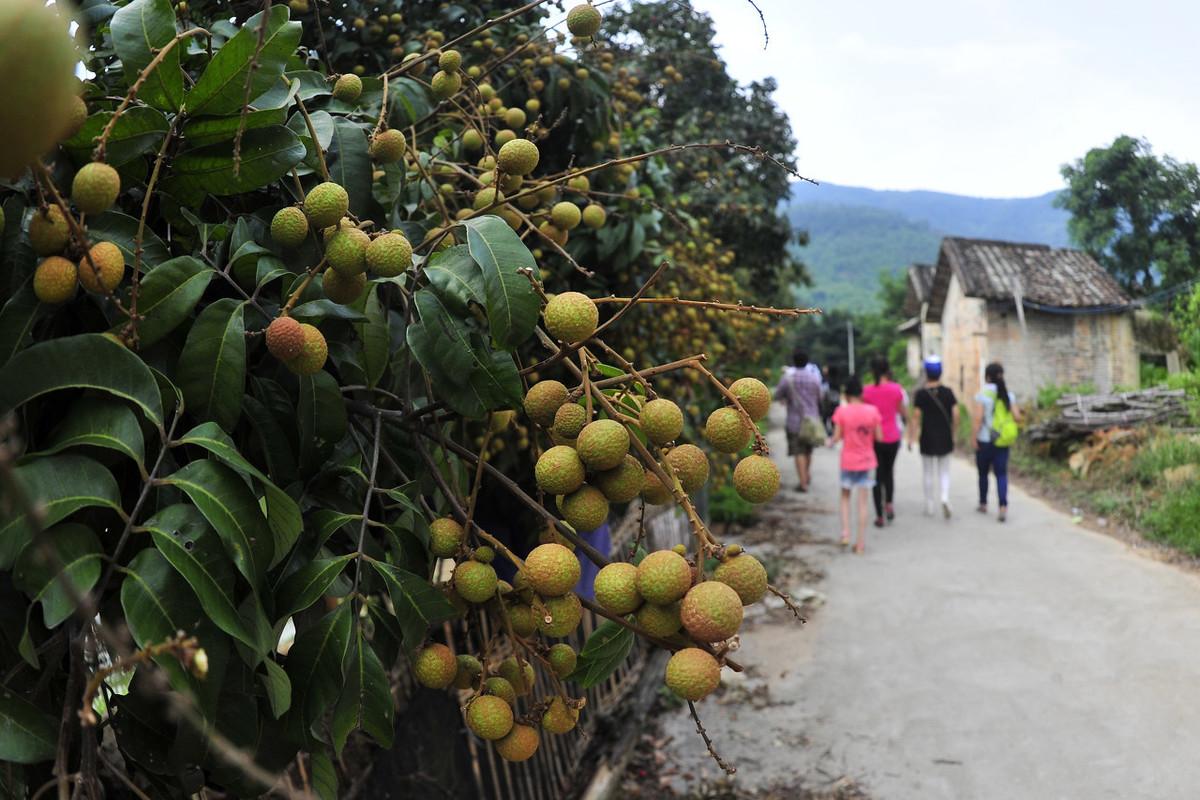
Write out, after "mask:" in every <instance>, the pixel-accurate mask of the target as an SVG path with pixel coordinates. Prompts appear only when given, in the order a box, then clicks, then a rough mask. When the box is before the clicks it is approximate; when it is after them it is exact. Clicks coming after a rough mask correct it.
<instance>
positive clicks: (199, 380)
mask: <svg viewBox="0 0 1200 800" xmlns="http://www.w3.org/2000/svg"><path fill="white" fill-rule="evenodd" d="M244 310H245V306H244V305H242V303H241V302H240V301H238V300H236V299H234V298H232V297H226V298H222V299H221V300H218V301H217V302H215V303H213V304H212V305H210V306H209V307H208V308H206V309H204V310H203V311H201V312H200V316H199V317H197V318H196V322H195V323H194V324H193V325H192V328H191V330H190V331H189V332H188V337H187V343H186V344H184V346H183V352H182V353H180V355H179V369H178V372H177V381H178V383H179V388H180V389H181V390H182V391H183V399H184V400H185V401H186V402H187V408H188V410H189V411H191V412H192V413H193V414H196V415H197V416H199V417H200V418H201V419H211V420H213V421H214V422H216V423H217V424H218V425H220V426H221V427H222V428H224V429H225V430H233V426H234V425H236V424H237V421H238V417H240V416H241V414H242V394H243V393H244V392H245V388H246V328H245V323H244V321H243V319H244Z"/></svg>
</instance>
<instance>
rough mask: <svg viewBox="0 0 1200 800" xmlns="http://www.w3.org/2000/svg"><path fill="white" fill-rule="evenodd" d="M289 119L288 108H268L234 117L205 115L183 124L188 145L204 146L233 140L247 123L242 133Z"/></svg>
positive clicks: (184, 137)
mask: <svg viewBox="0 0 1200 800" xmlns="http://www.w3.org/2000/svg"><path fill="white" fill-rule="evenodd" d="M286 121H287V109H284V108H267V109H263V110H262V111H251V112H249V113H247V114H246V115H245V117H243V116H242V115H241V114H237V115H235V116H232V117H203V118H201V119H189V120H188V121H187V122H186V123H184V126H183V139H184V141H186V142H187V144H188V147H189V148H191V147H204V146H205V145H210V144H215V143H217V142H226V141H232V140H233V139H234V138H235V137H236V136H237V132H238V128H239V127H240V126H242V125H243V124H244V125H245V128H244V129H243V131H242V135H243V136H245V134H246V132H248V131H253V130H257V129H259V128H267V127H270V126H272V125H282V124H283V123H284V122H286Z"/></svg>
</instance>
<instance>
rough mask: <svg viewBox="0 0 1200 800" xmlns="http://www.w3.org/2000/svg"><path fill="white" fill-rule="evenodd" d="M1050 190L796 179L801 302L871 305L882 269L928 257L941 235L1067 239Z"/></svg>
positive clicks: (1062, 243)
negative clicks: (965, 191)
mask: <svg viewBox="0 0 1200 800" xmlns="http://www.w3.org/2000/svg"><path fill="white" fill-rule="evenodd" d="M1055 194H1056V193H1055V192H1048V193H1047V194H1044V195H1039V196H1038V197H1026V198H1018V199H992V198H984V197H967V196H965V195H955V194H945V193H943V192H926V191H915V192H898V191H877V190H875V189H863V188H859V187H854V186H838V185H836V184H828V183H826V184H821V185H820V186H813V185H811V184H806V183H797V184H794V185H793V188H792V201H791V203H790V204H789V206H788V208H787V214H788V216H789V217H790V218H791V220H792V224H793V225H794V226H795V227H796V228H797V229H798V230H807V231H808V233H809V238H810V241H809V245H808V246H807V247H804V248H799V249H797V255H798V256H799V257H800V258H802V259H803V260H804V262H805V263H806V264H808V266H809V271H810V272H811V273H812V276H813V281H814V285H813V286H812V287H805V288H802V289H801V290H800V292H799V293H800V297H801V301H802V302H806V303H808V302H811V303H813V304H816V305H820V306H823V307H825V308H837V307H843V308H863V307H868V308H869V307H873V306H874V304H875V285H876V276H877V275H878V274H879V271H880V270H881V269H888V270H892V271H893V272H897V271H900V270H902V269H904V268H906V267H907V266H908V265H909V264H912V263H914V262H927V263H928V262H932V261H933V260H934V259H936V258H937V250H938V245H939V243H940V242H941V239H942V237H943V236H946V235H953V236H971V237H978V238H984V239H1006V240H1009V241H1016V242H1039V243H1044V244H1049V245H1053V246H1056V247H1066V246H1069V240H1068V238H1067V218H1068V215H1067V213H1066V212H1065V211H1062V210H1061V209H1057V208H1055V207H1054V206H1053V201H1054V196H1055Z"/></svg>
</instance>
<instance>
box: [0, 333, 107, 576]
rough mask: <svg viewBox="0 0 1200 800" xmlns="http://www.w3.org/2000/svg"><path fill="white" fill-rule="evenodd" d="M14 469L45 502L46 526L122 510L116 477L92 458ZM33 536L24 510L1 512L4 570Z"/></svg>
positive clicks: (30, 493) (41, 461) (42, 461)
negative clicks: (83, 512) (84, 513)
mask: <svg viewBox="0 0 1200 800" xmlns="http://www.w3.org/2000/svg"><path fill="white" fill-rule="evenodd" d="M59 341H62V340H59ZM14 472H15V474H16V479H17V481H18V482H19V483H20V484H21V486H22V488H24V490H25V495H26V496H27V497H28V498H29V499H30V500H32V501H33V502H36V503H39V504H41V506H42V512H43V516H42V523H43V524H44V525H53V524H54V523H56V522H58V521H60V520H63V519H66V518H67V517H69V516H70V515H71V514H74V513H75V512H76V511H78V510H79V509H81V508H92V507H103V508H111V509H113V510H114V511H118V512H119V511H120V510H121V492H120V490H119V489H118V488H117V482H116V480H114V479H113V476H112V474H111V473H110V472H109V471H108V470H107V469H105V468H104V467H103V466H101V465H100V464H98V463H96V462H95V461H93V460H92V459H90V458H84V457H83V456H80V455H75V454H74V453H65V454H63V455H57V456H50V457H48V458H38V459H36V460H34V461H31V462H30V463H28V464H22V465H21V466H19V467H17V468H16V470H14ZM32 536H33V529H32V528H31V527H30V525H29V522H28V520H27V519H26V518H25V515H24V514H23V513H21V510H20V509H16V508H13V509H6V510H3V511H0V569H8V568H9V567H10V566H12V563H13V561H14V560H15V559H16V557H17V554H18V553H20V552H21V550H22V549H24V547H25V545H27V544H29V540H30V538H31V537H32Z"/></svg>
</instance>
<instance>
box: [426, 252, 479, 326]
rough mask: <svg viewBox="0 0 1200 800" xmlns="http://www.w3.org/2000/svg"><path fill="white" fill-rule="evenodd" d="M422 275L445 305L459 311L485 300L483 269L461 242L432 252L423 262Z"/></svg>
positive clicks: (461, 311)
mask: <svg viewBox="0 0 1200 800" xmlns="http://www.w3.org/2000/svg"><path fill="white" fill-rule="evenodd" d="M425 276H426V277H427V278H429V283H430V284H432V286H433V288H434V290H435V291H437V293H438V296H439V297H441V298H442V300H443V301H444V302H445V303H446V305H447V306H449V307H451V308H453V309H454V310H455V311H458V312H459V313H463V312H465V311H466V310H467V307H468V305H469V304H471V303H475V304H476V305H479V306H484V305H485V304H486V301H485V300H484V290H483V272H482V271H481V270H480V269H479V265H478V264H476V263H475V259H473V258H471V253H470V251H469V250H468V249H467V246H466V245H465V244H456V245H454V246H453V247H448V248H446V249H445V250H443V251H441V252H440V253H436V254H434V255H433V257H432V258H430V259H429V262H428V263H426V264H425Z"/></svg>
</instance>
